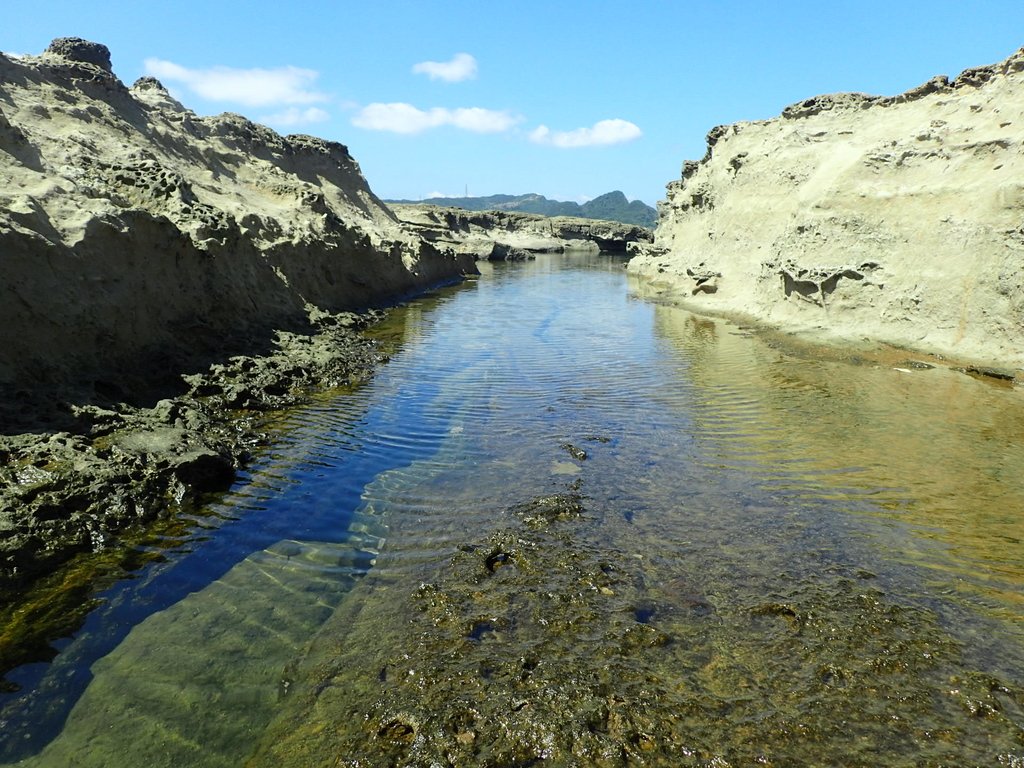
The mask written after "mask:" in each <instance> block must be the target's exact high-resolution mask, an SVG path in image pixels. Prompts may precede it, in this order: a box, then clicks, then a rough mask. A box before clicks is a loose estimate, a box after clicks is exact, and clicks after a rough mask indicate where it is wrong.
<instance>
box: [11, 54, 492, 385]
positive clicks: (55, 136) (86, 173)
mask: <svg viewBox="0 0 1024 768" xmlns="http://www.w3.org/2000/svg"><path fill="white" fill-rule="evenodd" d="M0 179H2V183H0V253H2V261H0V327H3V329H4V343H3V345H0V385H7V386H8V387H10V388H19V387H20V388H36V387H38V386H40V385H49V384H53V385H62V384H64V385H66V384H68V383H75V384H81V383H83V382H91V381H103V380H105V381H114V380H116V381H117V382H118V385H119V386H121V387H122V388H123V389H124V390H126V391H138V390H140V389H142V388H145V387H146V386H148V385H150V384H152V383H153V382H154V381H157V380H160V379H161V378H162V377H164V376H165V375H167V376H176V375H177V374H178V373H180V372H182V371H183V370H186V369H188V368H189V367H193V368H194V367H196V366H201V365H203V364H206V363H208V362H210V361H211V360H214V359H218V358H222V357H224V356H225V355H226V354H228V353H238V352H251V351H253V349H254V347H258V346H259V345H260V344H266V343H269V340H270V339H271V338H272V337H271V330H272V329H281V328H286V329H297V328H302V327H304V326H305V325H307V317H308V315H309V313H310V311H312V310H314V309H316V310H324V311H331V312H333V311H340V310H348V309H353V308H358V307H365V306H367V305H370V304H372V303H375V302H379V301H382V300H386V299H389V298H392V297H396V296H399V295H401V294H403V293H406V292H409V291H413V290H418V289H422V288H425V287H427V286H430V285H432V284H437V283H439V282H442V281H447V280H451V279H454V278H457V277H458V276H459V275H460V274H461V273H462V272H464V271H467V270H468V271H473V270H474V269H475V268H474V266H473V264H472V261H471V260H468V259H466V258H458V257H457V256H455V255H454V254H452V253H449V252H444V251H441V250H439V249H437V248H435V247H434V246H432V245H430V244H429V243H425V242H424V241H423V240H422V239H421V238H420V237H418V236H417V235H416V234H415V233H413V232H411V231H409V230H408V229H407V228H405V227H403V226H402V225H401V224H400V223H399V222H398V221H397V220H396V219H395V217H394V216H393V215H392V213H391V212H390V211H389V210H388V209H387V207H386V206H384V205H383V204H382V203H381V202H380V200H378V198H377V197H376V196H375V195H374V194H373V193H372V192H371V191H370V189H369V187H368V186H367V184H366V181H365V179H364V178H363V176H362V174H361V173H360V170H359V166H358V164H357V163H356V162H355V160H353V158H352V157H351V155H350V154H349V152H348V150H347V149H346V148H345V147H344V146H342V145H341V144H337V143H334V142H330V141H324V140H322V139H317V138H314V137H311V136H280V135H278V134H277V133H275V132H274V131H272V130H270V129H268V128H266V127H264V126H261V125H257V124H255V123H253V122H250V121H249V120H247V119H246V118H244V117H241V116H239V115H232V114H224V115H219V116H216V117H199V116H197V115H196V114H194V113H193V112H191V111H189V110H187V109H185V108H184V107H183V106H182V105H181V104H179V103H178V102H177V101H175V100H174V99H173V98H172V97H171V96H170V94H169V93H168V92H167V91H166V90H165V89H164V88H163V87H162V86H161V85H160V83H159V82H157V81H156V80H154V79H152V78H143V79H141V80H139V81H138V82H137V83H136V84H135V85H134V86H133V87H131V88H128V87H126V86H125V85H124V84H123V83H122V82H121V81H120V80H118V79H117V77H115V76H114V74H113V73H112V72H111V70H110V52H109V51H108V50H107V48H106V47H105V46H102V45H98V44H95V43H90V42H87V41H84V40H80V39H77V38H62V39H59V40H55V41H54V42H53V44H52V45H51V46H50V47H49V49H48V50H47V51H46V52H45V53H44V54H42V55H41V56H38V57H26V58H23V59H18V60H13V59H10V58H7V57H3V56H0Z"/></svg>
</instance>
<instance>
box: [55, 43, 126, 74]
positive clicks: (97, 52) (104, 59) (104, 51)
mask: <svg viewBox="0 0 1024 768" xmlns="http://www.w3.org/2000/svg"><path fill="white" fill-rule="evenodd" d="M46 52H47V53H52V54H54V55H56V56H63V57H64V58H65V59H71V61H82V62H85V63H86V64H95V65H96V66H97V67H100V68H101V69H104V70H106V71H107V72H110V71H111V66H110V49H109V48H107V46H105V45H103V44H102V43H91V42H89V41H88V40H83V39H82V38H80V37H58V38H56V39H55V40H54V41H53V42H52V43H50V45H49V47H48V48H47V49H46Z"/></svg>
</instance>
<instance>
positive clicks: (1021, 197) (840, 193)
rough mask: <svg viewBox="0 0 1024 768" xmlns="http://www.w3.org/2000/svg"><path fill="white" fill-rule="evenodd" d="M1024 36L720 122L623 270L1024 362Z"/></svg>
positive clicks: (714, 299)
mask: <svg viewBox="0 0 1024 768" xmlns="http://www.w3.org/2000/svg"><path fill="white" fill-rule="evenodd" d="M1022 126H1024V49H1022V50H1021V51H1018V52H1017V53H1015V54H1014V55H1012V56H1011V57H1009V58H1008V59H1006V60H1005V61H1003V62H1001V63H999V64H995V65H992V66H986V67H980V68H977V69H971V70H968V71H966V72H964V73H962V74H961V75H960V76H959V77H957V78H956V79H955V80H952V81H950V80H949V79H948V78H946V77H937V78H933V79H932V80H929V81H928V82H927V83H925V84H923V85H921V86H920V87H918V88H915V89H912V90H910V91H908V92H906V93H904V94H900V95H898V96H893V97H876V96H866V95H863V94H834V95H829V96H819V97H817V98H812V99H808V100H806V101H802V102H800V103H798V104H794V105H792V106H790V107H788V108H786V109H785V110H783V112H782V115H781V116H780V117H777V118H774V119H772V120H766V121H760V122H748V123H736V124H734V125H728V126H718V127H716V128H714V129H713V130H712V131H711V132H710V133H709V134H708V139H707V144H708V150H707V154H706V155H705V156H704V158H703V159H702V160H700V161H699V162H694V161H687V162H686V163H685V164H684V166H683V172H682V175H681V178H680V179H679V180H678V181H674V182H671V183H670V184H669V185H668V193H667V196H666V199H665V200H664V201H663V202H662V203H661V204H660V219H659V225H658V228H657V230H656V237H655V243H654V244H653V246H651V247H647V248H639V249H637V250H636V252H635V254H636V255H635V258H634V259H633V260H632V261H631V263H630V270H631V271H632V272H634V273H637V274H638V275H640V276H642V277H643V278H644V279H645V280H646V281H649V282H650V283H652V284H654V285H655V286H656V287H660V288H661V289H662V290H663V291H664V292H665V293H668V294H671V295H674V296H676V297H678V298H681V299H683V300H685V301H686V302H687V303H690V304H693V305H694V306H696V307H699V308H701V309H705V310H712V311H723V312H727V313H730V312H731V313H743V314H746V315H748V316H753V317H755V318H758V319H761V320H765V321H768V322H770V323H773V324H776V325H779V326H782V327H784V328H787V329H798V330H811V331H814V332H824V333H826V334H835V335H839V336H845V337H849V338H861V337H864V336H867V337H870V338H873V339H878V340H883V341H889V342H893V343H897V344H903V345H909V346H912V347H916V348H921V349H924V350H930V351H937V352H941V353H945V354H951V355H955V356H959V357H963V358H967V359H977V360H984V361H993V362H1000V363H1003V364H1006V365H1009V366H1011V367H1019V366H1022V365H1024V346H1022V345H1021V344H1020V338H1021V333H1022V331H1024V269H1022V264H1024V227H1022V224H1024V181H1022V179H1024V173H1022V171H1024V154H1022V149H1021V148H1022V141H1021V137H1022V135H1024V134H1022V133H1021V127H1022Z"/></svg>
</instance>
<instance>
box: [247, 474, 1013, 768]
mask: <svg viewBox="0 0 1024 768" xmlns="http://www.w3.org/2000/svg"><path fill="white" fill-rule="evenodd" d="M492 519H494V520H497V521H501V522H498V523H495V524H494V526H493V527H492V528H491V529H490V530H489V531H479V532H478V534H477V535H476V536H470V537H467V538H466V539H465V540H464V541H463V543H462V544H461V545H460V546H458V547H457V548H456V550H455V551H454V552H453V553H452V554H451V555H450V556H449V557H448V558H446V559H445V560H444V562H442V563H439V564H437V565H435V566H432V567H430V568H428V569H425V570H424V571H423V572H418V573H417V574H415V576H416V577H417V578H418V577H423V578H422V580H418V581H417V580H416V579H413V578H410V575H409V574H407V575H406V577H405V578H403V577H401V576H399V575H396V574H395V573H392V572H391V571H390V569H389V566H390V565H391V564H392V562H393V561H392V560H391V559H390V558H389V557H388V556H387V553H386V552H385V553H384V555H383V556H382V557H381V558H380V561H379V563H378V566H377V568H375V569H374V571H372V572H371V573H370V575H369V576H368V577H367V578H366V579H365V580H364V581H363V582H361V583H360V585H359V586H357V587H356V589H355V590H354V591H353V592H352V593H351V594H350V595H349V596H348V597H346V599H345V600H344V601H343V603H342V605H341V607H340V608H339V610H338V611H337V613H336V614H335V615H334V617H333V618H332V619H331V620H329V621H328V622H327V624H326V625H325V627H324V629H323V630H322V631H321V633H320V634H319V636H318V638H317V639H316V641H315V643H314V645H313V648H312V650H311V651H310V652H309V653H308V655H307V656H306V658H305V659H304V660H303V662H302V664H301V665H300V667H299V669H298V670H297V671H296V672H295V674H294V677H293V678H292V679H291V680H290V681H289V693H288V696H287V697H286V698H284V699H283V700H282V702H281V712H282V714H281V716H280V717H279V718H278V720H277V722H276V723H275V724H273V725H272V726H271V728H270V729H269V730H268V732H267V734H266V735H265V736H264V738H263V740H262V742H261V745H260V748H259V751H258V752H257V755H256V756H255V757H254V758H253V759H252V760H250V762H249V763H247V765H249V766H253V767H255V766H263V765H275V766H288V765H296V766H304V765H320V764H326V763H328V762H331V764H337V765H344V766H357V765H367V764H370V765H395V766H420V765H424V766H425V765H529V764H535V763H550V764H554V765H595V766H625V765H692V766H710V765H752V764H755V763H756V764H762V763H764V764H772V765H774V764H797V763H799V764H812V763H814V762H816V761H821V760H822V759H824V758H825V757H827V756H829V755H831V756H833V757H837V756H842V759H843V764H844V765H850V766H868V765H870V766H876V765H898V764H906V763H907V762H908V761H914V762H919V763H920V762H922V761H923V762H924V763H926V764H944V763H945V762H946V761H949V760H953V761H954V762H956V761H958V760H961V759H962V758H963V757H964V756H965V755H976V756H988V757H992V756H995V755H1000V754H1002V755H1011V754H1016V753H1017V752H1019V750H1020V749H1021V748H1022V747H1024V732H1022V731H1021V729H1020V726H1019V722H1020V718H1021V716H1022V715H1024V690H1021V689H1020V688H1019V687H1018V686H1017V685H1015V684H1014V683H1013V682H1012V681H1005V680H1000V679H997V678H995V677H993V676H991V675H989V674H985V673H982V672H974V671H971V669H970V666H969V664H965V661H964V658H963V656H962V648H961V647H960V646H959V645H958V643H957V642H956V641H954V640H953V639H952V638H951V637H950V636H949V635H948V634H946V632H945V631H944V630H943V629H942V627H941V626H940V624H939V621H938V620H937V617H936V616H935V615H934V614H933V613H931V612H930V611H929V610H927V609H924V608H921V607H915V606H911V605H908V604H905V603H903V602H902V601H900V600H899V599H896V598H893V597H891V596H889V595H887V594H886V592H885V591H884V588H883V587H881V586H880V585H879V584H878V583H877V581H876V579H875V577H874V574H871V573H869V572H867V571H864V570H860V571H848V570H847V569H845V568H843V567H839V566H834V565H828V564H824V566H823V567H822V569H821V571H820V572H817V573H814V574H802V573H800V572H798V571H780V572H777V573H775V574H774V576H773V577H771V578H770V579H768V580H767V581H766V580H765V578H764V577H763V575H762V574H761V572H760V569H759V566H758V565H755V564H752V563H750V562H748V561H747V558H751V557H756V556H757V553H756V552H753V551H748V552H746V553H745V554H743V555H741V556H740V559H739V560H737V559H736V557H735V556H728V555H726V556H723V557H721V558H720V559H719V560H717V561H707V560H705V561H701V562H695V561H693V560H692V559H688V558H687V555H686V554H685V553H681V552H680V553H678V554H677V555H676V557H675V559H674V561H673V560H666V559H662V558H661V557H660V555H661V554H662V553H661V552H658V551H655V552H650V551H647V552H646V556H640V555H639V553H638V552H636V551H631V550H632V546H631V545H633V546H635V545H637V544H639V543H640V540H639V539H637V538H636V535H635V534H631V531H630V528H631V525H630V524H629V523H628V522H627V521H626V520H625V518H624V516H622V515H620V514H613V513H612V511H611V510H595V509H591V508H589V507H588V499H587V496H586V486H585V484H584V485H581V484H580V483H579V482H577V483H575V484H573V485H572V486H569V487H566V488H565V489H564V490H562V491H561V492H557V493H553V494H550V495H547V496H542V497H538V498H535V499H532V500H528V501H525V502H523V503H521V504H518V505H514V506H512V507H510V508H508V509H506V510H505V511H504V512H502V513H495V514H494V515H493V516H492ZM392 535H394V531H393V532H392ZM645 551H646V550H645ZM723 554H724V553H723ZM743 572H749V573H748V575H749V580H744V579H743V578H742V573H743ZM738 574H739V575H738ZM414 581H415V583H413V582H414ZM853 713H856V717H855V718H853V717H852V715H853Z"/></svg>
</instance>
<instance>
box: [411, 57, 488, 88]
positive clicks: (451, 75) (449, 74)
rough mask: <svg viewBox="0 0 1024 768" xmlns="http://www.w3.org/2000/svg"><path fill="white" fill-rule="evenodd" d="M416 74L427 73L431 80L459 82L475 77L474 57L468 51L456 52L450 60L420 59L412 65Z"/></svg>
mask: <svg viewBox="0 0 1024 768" xmlns="http://www.w3.org/2000/svg"><path fill="white" fill-rule="evenodd" d="M412 71H413V73H414V74H417V75H427V76H428V77H429V78H430V79H431V80H444V81H446V82H449V83H459V82H462V81H463V80H469V79H470V78H473V77H476V59H475V58H473V57H472V56H470V55H469V54H468V53H456V54H455V55H454V56H453V57H452V59H451V61H421V62H420V63H419V64H413V65H412Z"/></svg>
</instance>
